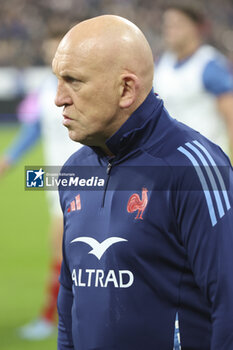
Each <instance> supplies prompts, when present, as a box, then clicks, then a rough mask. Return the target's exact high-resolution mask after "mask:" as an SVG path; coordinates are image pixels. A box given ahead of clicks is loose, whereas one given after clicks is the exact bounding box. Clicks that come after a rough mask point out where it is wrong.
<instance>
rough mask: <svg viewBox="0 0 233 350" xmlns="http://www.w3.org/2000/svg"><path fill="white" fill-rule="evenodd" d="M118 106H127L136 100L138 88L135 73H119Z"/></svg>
mask: <svg viewBox="0 0 233 350" xmlns="http://www.w3.org/2000/svg"><path fill="white" fill-rule="evenodd" d="M120 88H121V91H120V92H121V97H120V103H119V105H120V107H121V108H129V107H130V106H131V105H132V104H133V103H134V102H135V100H136V98H137V95H138V89H139V79H138V77H137V76H136V75H135V74H132V73H125V74H122V75H121V87H120Z"/></svg>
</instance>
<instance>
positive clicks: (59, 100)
mask: <svg viewBox="0 0 233 350" xmlns="http://www.w3.org/2000/svg"><path fill="white" fill-rule="evenodd" d="M54 102H55V104H56V106H58V107H62V106H64V105H70V104H72V99H71V97H70V95H69V93H68V91H67V89H66V87H65V83H64V82H62V81H58V85H57V93H56V96H55V100H54Z"/></svg>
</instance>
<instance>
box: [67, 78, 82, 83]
mask: <svg viewBox="0 0 233 350" xmlns="http://www.w3.org/2000/svg"><path fill="white" fill-rule="evenodd" d="M64 80H65V81H66V82H67V83H76V82H79V80H78V79H76V78H73V77H70V76H65V77H64Z"/></svg>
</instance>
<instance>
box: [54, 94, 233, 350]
mask: <svg viewBox="0 0 233 350" xmlns="http://www.w3.org/2000/svg"><path fill="white" fill-rule="evenodd" d="M106 144H107V146H108V148H109V149H110V150H111V151H112V153H113V154H114V155H115V157H114V158H110V159H109V158H108V157H106V156H105V155H104V154H102V153H101V151H100V150H98V149H97V148H90V147H83V148H82V149H80V150H79V151H78V152H77V153H75V154H73V155H72V156H71V157H70V158H69V160H68V161H67V162H66V164H65V166H64V167H63V170H62V173H68V172H69V171H68V170H69V169H73V170H74V171H76V176H79V178H81V177H82V178H83V177H87V178H91V177H92V176H94V179H95V180H96V181H97V180H98V181H99V180H100V179H102V178H103V181H102V180H101V181H100V182H99V186H97V185H96V186H94V185H93V187H92V190H90V188H88V186H87V185H86V186H83V185H81V184H80V183H79V184H78V185H77V184H76V185H77V186H73V187H72V188H71V189H70V190H66V189H65V188H60V200H61V206H62V210H63V212H64V238H63V263H62V269H61V275H60V283H61V287H60V292H59V297H58V312H59V326H58V329H59V332H58V349H59V350H65V349H75V350H144V349H145V350H151V349H156V350H172V349H173V344H174V327H175V319H176V317H177V322H176V328H178V327H179V332H180V342H181V349H182V350H184V349H185V350H191V349H192V350H194V349H198V350H208V349H211V350H232V349H233V278H232V277H233V276H232V268H233V232H232V231H233V215H232V214H233V211H232V206H233V194H232V188H233V172H232V168H231V165H230V162H229V159H228V158H227V156H226V155H225V154H224V153H223V152H222V151H221V149H220V148H219V147H218V146H216V145H215V144H213V143H211V142H210V141H209V140H207V139H206V138H204V137H203V136H202V135H200V134H199V133H198V132H196V131H194V130H192V129H190V128H188V127H187V126H185V125H183V124H181V123H179V122H177V121H176V120H174V119H172V118H171V117H170V116H169V115H168V113H167V111H166V110H165V109H164V107H163V102H162V100H160V99H159V98H158V97H156V96H155V95H154V94H153V91H152V92H150V94H149V95H148V97H147V98H146V100H145V101H144V102H143V103H142V105H141V106H140V107H139V108H138V109H137V110H136V111H135V112H134V113H133V114H132V115H131V116H130V118H129V119H128V120H127V121H126V122H125V123H124V124H123V125H122V127H121V128H120V129H119V130H118V131H117V132H116V133H115V134H114V135H113V136H112V137H111V138H110V139H109V140H107V142H106ZM69 167H72V168H69ZM71 173H72V171H71ZM77 174H78V175H77ZM80 174H81V175H80ZM92 180H93V179H92ZM89 181H91V180H90V179H89ZM102 185H103V186H102Z"/></svg>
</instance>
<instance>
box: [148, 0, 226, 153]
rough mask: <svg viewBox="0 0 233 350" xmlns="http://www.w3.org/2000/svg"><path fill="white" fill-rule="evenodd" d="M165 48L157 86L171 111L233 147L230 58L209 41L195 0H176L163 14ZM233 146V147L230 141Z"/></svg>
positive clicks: (222, 143) (203, 20)
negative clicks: (206, 40)
mask: <svg viewBox="0 0 233 350" xmlns="http://www.w3.org/2000/svg"><path fill="white" fill-rule="evenodd" d="M162 28H163V38H164V43H165V46H166V51H165V52H164V53H163V54H162V56H161V58H160V59H159V61H158V64H157V65H156V67H155V77H154V88H155V91H156V92H158V93H159V95H160V96H161V98H162V99H163V100H164V103H165V106H166V108H167V109H168V110H169V112H170V114H171V115H172V117H174V118H176V119H178V120H179V121H181V122H183V123H185V124H187V125H189V126H191V127H192V128H194V129H196V130H198V131H199V132H201V133H202V134H203V135H204V136H206V137H207V138H209V139H210V140H212V141H213V142H215V143H217V144H218V145H220V146H221V147H222V148H223V149H224V150H225V152H226V153H228V155H229V154H230V148H231V149H233V76H232V74H231V72H230V66H229V62H228V61H227V59H226V58H225V57H224V56H223V55H222V54H221V53H220V52H219V51H218V50H217V49H215V48H214V47H213V46H210V45H207V44H205V43H204V39H205V37H206V34H207V31H208V22H207V20H206V18H205V15H204V13H203V11H202V9H201V7H200V6H197V4H196V3H192V4H191V3H190V2H188V1H186V2H181V1H179V2H174V3H171V4H170V5H168V6H167V8H166V10H165V12H164V14H163V25H162ZM229 146H230V147H229Z"/></svg>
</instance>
